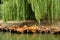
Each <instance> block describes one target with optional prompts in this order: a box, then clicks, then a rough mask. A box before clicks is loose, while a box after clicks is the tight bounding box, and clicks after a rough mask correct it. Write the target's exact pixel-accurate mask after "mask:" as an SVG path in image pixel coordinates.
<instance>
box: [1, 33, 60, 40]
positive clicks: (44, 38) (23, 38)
mask: <svg viewBox="0 0 60 40" xmlns="http://www.w3.org/2000/svg"><path fill="white" fill-rule="evenodd" d="M0 40H60V35H53V34H13V33H7V32H5V33H4V32H0Z"/></svg>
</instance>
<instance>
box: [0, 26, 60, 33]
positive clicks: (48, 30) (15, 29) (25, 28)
mask: <svg viewBox="0 0 60 40" xmlns="http://www.w3.org/2000/svg"><path fill="white" fill-rule="evenodd" d="M0 31H4V32H6V31H8V32H13V33H60V27H50V26H48V27H47V26H36V25H33V26H30V27H28V26H27V25H24V26H23V27H20V26H17V25H12V26H0Z"/></svg>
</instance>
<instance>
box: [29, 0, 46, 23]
mask: <svg viewBox="0 0 60 40" xmlns="http://www.w3.org/2000/svg"><path fill="white" fill-rule="evenodd" d="M30 1H31V7H32V10H33V11H34V12H35V18H36V20H37V21H38V22H39V23H40V19H42V18H44V17H45V13H46V6H47V4H46V1H45V0H30Z"/></svg>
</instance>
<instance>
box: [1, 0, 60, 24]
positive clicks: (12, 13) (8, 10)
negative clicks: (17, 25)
mask: <svg viewBox="0 0 60 40" xmlns="http://www.w3.org/2000/svg"><path fill="white" fill-rule="evenodd" d="M0 3H1V4H0V19H2V20H3V21H9V20H17V21H21V20H23V21H25V20H37V22H38V23H41V20H47V21H48V23H49V22H51V23H53V22H54V21H58V20H59V19H60V0H1V1H0Z"/></svg>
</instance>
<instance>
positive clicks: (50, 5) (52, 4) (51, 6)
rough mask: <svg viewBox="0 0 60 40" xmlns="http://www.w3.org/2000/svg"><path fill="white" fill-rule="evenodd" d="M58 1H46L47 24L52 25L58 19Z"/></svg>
mask: <svg viewBox="0 0 60 40" xmlns="http://www.w3.org/2000/svg"><path fill="white" fill-rule="evenodd" d="M58 5H59V3H58V0H47V13H48V22H51V23H53V22H54V21H57V19H58Z"/></svg>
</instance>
